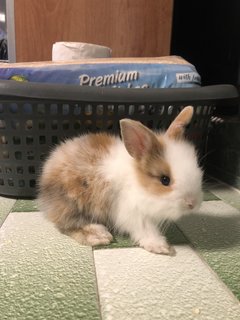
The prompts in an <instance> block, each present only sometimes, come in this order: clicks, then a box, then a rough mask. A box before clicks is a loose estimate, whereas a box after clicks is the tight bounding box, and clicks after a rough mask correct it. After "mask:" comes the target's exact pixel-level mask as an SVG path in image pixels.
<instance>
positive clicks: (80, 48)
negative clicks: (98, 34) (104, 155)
mask: <svg viewBox="0 0 240 320" xmlns="http://www.w3.org/2000/svg"><path fill="white" fill-rule="evenodd" d="M111 53H112V50H111V49H110V48H108V47H104V46H99V45H96V44H91V43H84V42H56V43H54V44H53V47H52V61H64V60H65V61H67V60H76V59H88V58H109V57H111Z"/></svg>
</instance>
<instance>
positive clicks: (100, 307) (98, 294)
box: [92, 247, 104, 320]
mask: <svg viewBox="0 0 240 320" xmlns="http://www.w3.org/2000/svg"><path fill="white" fill-rule="evenodd" d="M100 250H101V249H100ZM102 250H104V249H102ZM92 258H93V268H94V278H95V283H96V294H97V304H98V308H99V316H100V320H103V317H102V306H101V301H100V292H99V287H98V278H97V269H96V263H95V255H94V248H93V247H92Z"/></svg>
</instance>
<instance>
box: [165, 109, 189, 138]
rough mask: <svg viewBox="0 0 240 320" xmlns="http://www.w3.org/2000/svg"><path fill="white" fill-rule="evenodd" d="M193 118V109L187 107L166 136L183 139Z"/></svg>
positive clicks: (172, 124) (171, 125)
mask: <svg viewBox="0 0 240 320" xmlns="http://www.w3.org/2000/svg"><path fill="white" fill-rule="evenodd" d="M192 116H193V107H192V106H188V107H185V108H184V109H183V110H182V111H181V112H180V113H179V115H178V116H177V117H176V118H175V119H174V121H173V122H172V123H171V124H170V126H169V128H168V129H167V131H166V134H167V135H168V136H169V137H170V138H173V139H179V138H182V137H183V135H184V131H185V127H186V126H187V125H188V124H189V123H190V121H191V119H192Z"/></svg>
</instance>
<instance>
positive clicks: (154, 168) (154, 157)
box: [135, 136, 173, 195]
mask: <svg viewBox="0 0 240 320" xmlns="http://www.w3.org/2000/svg"><path fill="white" fill-rule="evenodd" d="M157 139H158V142H159V146H156V148H154V149H152V150H151V152H150V153H149V154H147V155H146V156H145V157H144V158H143V159H141V161H137V162H136V166H135V168H136V172H137V177H138V179H139V182H140V183H141V185H142V186H143V187H144V188H145V189H147V190H148V191H149V192H151V193H153V194H155V195H160V194H163V193H167V192H170V191H171V190H172V187H171V185H172V184H173V178H172V175H171V170H170V167H169V165H168V163H167V162H166V160H164V148H165V146H164V142H163V139H162V137H161V136H159V137H157ZM159 150H160V151H159ZM163 175H164V176H168V177H169V178H170V181H171V182H170V185H169V186H164V185H163V184H162V183H161V181H160V179H161V176H163Z"/></svg>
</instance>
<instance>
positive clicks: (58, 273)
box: [0, 212, 100, 320]
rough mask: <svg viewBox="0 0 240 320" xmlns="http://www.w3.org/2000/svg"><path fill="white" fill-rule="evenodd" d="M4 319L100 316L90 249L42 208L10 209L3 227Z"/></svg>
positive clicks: (0, 306) (0, 292) (91, 319)
mask: <svg viewBox="0 0 240 320" xmlns="http://www.w3.org/2000/svg"><path fill="white" fill-rule="evenodd" d="M0 310H1V312H0V319H1V320H13V319H16V320H48V319H49V320H55V319H58V320H59V319H61V320H68V319H69V320H75V319H84V320H95V319H96V320H97V319H100V314H99V309H98V296H97V289H96V277H95V269H94V262H93V255H92V249H91V248H90V247H83V246H80V245H79V244H78V243H77V242H75V241H73V240H71V239H70V238H68V237H66V236H63V235H62V234H60V233H59V232H58V231H57V230H55V228H54V227H53V226H52V225H51V224H50V223H48V222H47V221H46V220H45V219H44V218H43V217H42V214H41V213H38V212H33V213H21V212H16V213H11V214H10V215H9V216H8V218H7V219H6V221H5V223H4V224H3V226H2V227H1V229H0Z"/></svg>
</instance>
